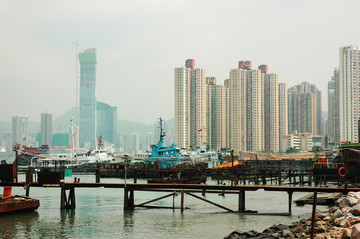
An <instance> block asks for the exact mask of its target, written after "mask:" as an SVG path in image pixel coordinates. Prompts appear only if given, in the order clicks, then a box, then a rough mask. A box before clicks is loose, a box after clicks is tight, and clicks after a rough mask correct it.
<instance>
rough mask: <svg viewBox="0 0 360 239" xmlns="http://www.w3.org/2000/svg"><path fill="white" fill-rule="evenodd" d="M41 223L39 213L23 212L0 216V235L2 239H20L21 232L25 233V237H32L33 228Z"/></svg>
mask: <svg viewBox="0 0 360 239" xmlns="http://www.w3.org/2000/svg"><path fill="white" fill-rule="evenodd" d="M38 221H39V214H38V212H37V211H33V212H23V213H17V214H9V215H2V216H0V225H1V227H0V235H2V238H15V237H18V235H19V232H22V233H24V237H27V238H29V237H31V233H32V231H33V230H32V228H33V226H34V225H36V223H37V222H38Z"/></svg>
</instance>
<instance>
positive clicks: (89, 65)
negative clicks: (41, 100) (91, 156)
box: [79, 48, 97, 147]
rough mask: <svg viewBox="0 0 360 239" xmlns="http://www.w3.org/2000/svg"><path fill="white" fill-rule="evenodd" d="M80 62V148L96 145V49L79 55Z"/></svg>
mask: <svg viewBox="0 0 360 239" xmlns="http://www.w3.org/2000/svg"><path fill="white" fill-rule="evenodd" d="M79 61H80V129H79V131H80V137H79V141H80V147H84V145H85V143H88V144H90V146H93V147H94V146H95V145H96V94H95V93H96V91H95V88H96V64H97V53H96V49H95V48H90V49H87V50H86V51H84V52H81V53H80V54H79Z"/></svg>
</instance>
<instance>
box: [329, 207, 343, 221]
mask: <svg viewBox="0 0 360 239" xmlns="http://www.w3.org/2000/svg"><path fill="white" fill-rule="evenodd" d="M343 216H344V213H342V212H341V210H340V209H338V210H336V211H335V212H334V215H333V216H332V218H331V219H332V220H335V219H337V218H340V217H343Z"/></svg>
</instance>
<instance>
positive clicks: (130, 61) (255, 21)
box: [0, 0, 360, 124]
mask: <svg viewBox="0 0 360 239" xmlns="http://www.w3.org/2000/svg"><path fill="white" fill-rule="evenodd" d="M1 3H2V4H1V8H0V21H1V27H0V110H1V113H0V121H11V117H12V116H13V115H28V116H29V119H30V121H36V122H40V118H41V113H42V112H45V111H47V112H51V113H53V118H56V117H58V116H60V115H62V114H63V113H64V112H66V111H67V110H69V109H70V108H72V107H74V106H75V104H76V47H75V45H74V42H78V43H79V46H78V49H79V51H84V50H86V49H88V48H96V49H97V53H98V65H97V76H96V78H97V79H96V81H97V82H96V97H97V100H98V101H101V102H105V103H108V104H111V105H114V106H117V107H118V119H122V120H129V121H135V122H139V123H144V124H151V123H153V122H155V121H156V120H157V118H158V117H160V116H162V117H163V118H164V119H166V120H167V119H170V118H172V117H174V68H176V67H183V66H184V64H185V60H186V59H190V58H191V59H195V65H196V67H197V68H204V69H205V70H206V76H215V77H217V79H218V84H223V81H224V80H225V79H227V78H228V77H229V71H230V70H231V69H235V68H237V62H238V61H239V60H250V61H252V63H253V68H257V66H258V65H261V64H267V65H268V66H269V72H271V73H278V74H279V82H286V83H287V84H288V87H291V86H294V85H296V84H299V83H301V82H303V81H308V82H310V83H315V85H316V86H317V88H318V89H319V90H320V91H322V96H323V97H322V104H323V110H324V111H327V84H328V81H329V80H331V76H332V75H333V71H334V67H337V66H338V62H339V48H340V47H341V46H347V45H360V31H359V30H358V27H357V26H358V23H359V22H360V14H359V11H358V10H359V9H360V1H357V0H354V1H345V0H344V1H331V0H317V1H313V0H311V1H308V0H304V1H289V0H271V1H270V0H251V1H250V0H248V1H241V0H225V1H211V0H181V1H180V0H171V1H169V0H152V1H149V0H134V1H122V0H116V1H109V0H101V1H100V0H98V1H93V0H77V1H73V0H62V1H45V0H43V1H40V0H32V1H26V0H23V1H21V0H19V1H13V0H2V1H1Z"/></svg>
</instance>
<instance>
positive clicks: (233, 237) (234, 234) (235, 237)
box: [224, 231, 242, 239]
mask: <svg viewBox="0 0 360 239" xmlns="http://www.w3.org/2000/svg"><path fill="white" fill-rule="evenodd" d="M241 234H242V233H241V232H239V231H233V232H232V233H230V235H228V236H226V237H224V239H238V238H241V237H240V235H241Z"/></svg>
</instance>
